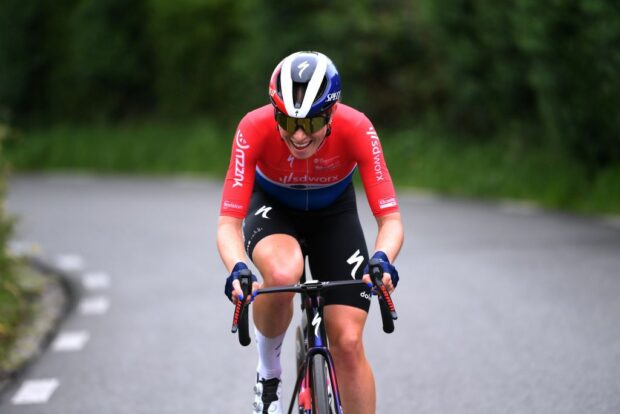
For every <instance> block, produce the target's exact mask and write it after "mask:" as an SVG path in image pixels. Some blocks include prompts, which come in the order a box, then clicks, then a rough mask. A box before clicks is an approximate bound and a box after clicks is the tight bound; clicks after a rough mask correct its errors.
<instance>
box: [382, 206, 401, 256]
mask: <svg viewBox="0 0 620 414" xmlns="http://www.w3.org/2000/svg"><path fill="white" fill-rule="evenodd" d="M376 220H377V226H378V227H379V228H378V231H377V239H376V241H375V251H378V250H381V251H382V252H384V253H385V254H386V255H387V257H388V259H389V260H390V262H391V263H393V262H394V260H395V259H396V256H398V252H399V251H400V248H401V247H402V245H403V240H404V231H403V224H402V221H401V219H400V213H399V212H395V213H388V214H385V215H383V216H379V217H377V218H376Z"/></svg>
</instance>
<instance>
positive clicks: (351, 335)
mask: <svg viewBox="0 0 620 414" xmlns="http://www.w3.org/2000/svg"><path fill="white" fill-rule="evenodd" d="M333 339H334V340H331V341H330V344H329V348H330V351H331V352H332V354H333V355H334V358H335V359H336V360H337V361H338V363H339V364H341V365H342V366H344V367H346V369H355V367H357V366H358V364H359V362H360V361H362V360H364V359H365V358H366V357H365V355H364V343H363V341H362V336H361V335H360V334H358V333H357V332H353V331H348V332H347V331H345V332H341V333H339V334H337V335H335V338H333Z"/></svg>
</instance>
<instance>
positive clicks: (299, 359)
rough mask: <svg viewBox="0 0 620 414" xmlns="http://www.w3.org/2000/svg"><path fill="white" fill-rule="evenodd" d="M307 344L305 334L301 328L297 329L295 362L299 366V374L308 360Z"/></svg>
mask: <svg viewBox="0 0 620 414" xmlns="http://www.w3.org/2000/svg"><path fill="white" fill-rule="evenodd" d="M306 352H307V349H306V344H305V341H304V334H303V332H302V331H301V327H300V326H298V327H297V332H296V335H295V361H296V366H297V372H299V370H300V369H301V366H302V365H303V364H304V359H305V358H306Z"/></svg>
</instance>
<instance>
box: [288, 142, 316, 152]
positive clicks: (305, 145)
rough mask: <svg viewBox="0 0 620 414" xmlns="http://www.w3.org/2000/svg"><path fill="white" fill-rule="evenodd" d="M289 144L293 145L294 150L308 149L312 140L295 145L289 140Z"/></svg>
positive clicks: (295, 143)
mask: <svg viewBox="0 0 620 414" xmlns="http://www.w3.org/2000/svg"><path fill="white" fill-rule="evenodd" d="M290 143H291V145H293V147H295V149H298V150H302V149H305V148H308V147H309V146H310V144H312V140H309V141H307V142H304V143H297V142H294V141H292V140H291V141H290Z"/></svg>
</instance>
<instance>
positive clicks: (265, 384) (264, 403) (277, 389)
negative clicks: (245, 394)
mask: <svg viewBox="0 0 620 414" xmlns="http://www.w3.org/2000/svg"><path fill="white" fill-rule="evenodd" d="M281 395H282V381H280V379H279V378H272V379H269V380H265V379H261V380H257V382H256V385H255V386H254V405H253V406H254V410H253V411H252V414H283V413H282V404H281V400H280V396H281Z"/></svg>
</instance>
